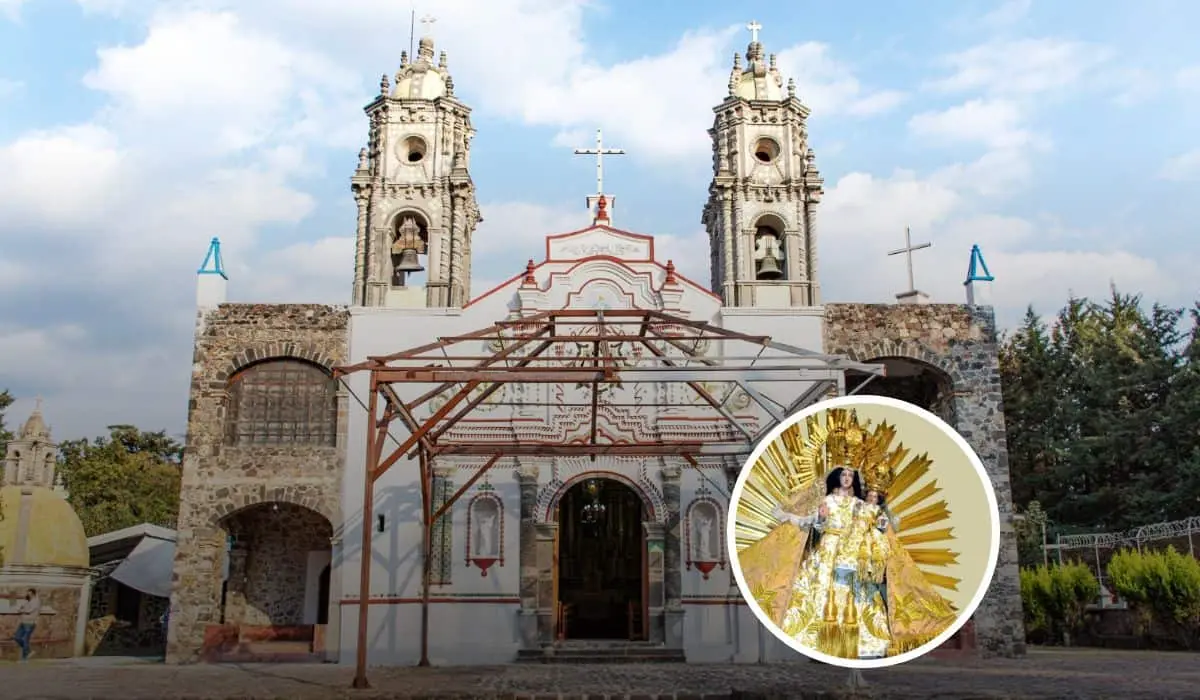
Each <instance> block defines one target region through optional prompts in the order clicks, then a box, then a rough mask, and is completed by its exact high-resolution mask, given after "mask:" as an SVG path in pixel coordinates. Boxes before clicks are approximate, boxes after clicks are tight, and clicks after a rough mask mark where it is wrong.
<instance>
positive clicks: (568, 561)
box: [553, 474, 653, 641]
mask: <svg viewBox="0 0 1200 700" xmlns="http://www.w3.org/2000/svg"><path fill="white" fill-rule="evenodd" d="M556 501H557V503H556V504H555V505H554V506H553V508H554V513H553V518H554V521H555V522H556V523H557V525H558V528H557V543H556V547H555V549H556V554H557V567H556V572H555V592H556V596H555V597H556V599H557V604H558V616H557V617H558V619H557V625H556V627H557V630H556V638H557V639H559V640H568V639H625V640H630V641H634V640H639V641H640V640H644V639H646V637H647V617H646V609H645V603H646V592H647V591H646V587H647V578H646V573H647V547H646V529H645V526H644V523H646V522H647V521H649V520H652V519H653V511H652V510H650V508H651V505H650V503H649V501H648V499H646V498H645V496H644V494H641V493H639V491H638V490H637V489H636V488H635V487H633V486H631V485H630V484H628V483H625V481H624V480H620V479H616V478H612V475H605V474H593V475H585V476H584V477H583V478H580V479H576V480H574V482H573V483H571V484H569V485H566V486H565V488H564V489H562V493H561V496H559V497H558V498H557V499H556Z"/></svg>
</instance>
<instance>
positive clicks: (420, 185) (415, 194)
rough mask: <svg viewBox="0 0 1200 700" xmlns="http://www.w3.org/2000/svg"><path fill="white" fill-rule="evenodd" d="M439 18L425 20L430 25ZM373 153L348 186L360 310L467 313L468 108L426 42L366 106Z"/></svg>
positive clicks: (364, 155) (470, 218)
mask: <svg viewBox="0 0 1200 700" xmlns="http://www.w3.org/2000/svg"><path fill="white" fill-rule="evenodd" d="M433 21H434V20H433V19H432V18H426V19H423V20H422V23H424V24H425V25H426V27H428V26H429V25H430V24H432V23H433ZM365 111H366V113H367V116H368V118H369V119H370V136H369V139H368V143H367V147H366V148H364V149H362V150H361V151H360V152H359V157H358V168H357V169H356V170H355V172H354V176H353V177H352V178H351V180H350V182H351V190H352V191H353V192H354V200H355V203H356V204H357V205H358V227H357V232H356V238H355V240H356V243H355V260H354V291H353V294H354V298H353V302H352V303H353V304H354V305H360V306H392V307H406V308H420V307H461V306H462V305H463V304H465V303H466V302H467V300H468V299H469V298H470V294H471V236H472V234H473V233H474V232H475V227H476V225H478V223H479V221H480V220H481V219H480V216H479V205H478V203H477V202H476V200H475V184H474V182H472V181H471V175H470V161H471V157H470V156H471V139H472V138H473V137H474V135H475V131H474V129H473V128H472V127H471V119H470V115H471V110H470V108H469V107H467V106H466V105H465V104H463V103H462V102H460V101H459V100H458V98H457V97H455V95H454V79H453V78H452V77H451V76H450V72H449V70H448V68H447V61H446V52H445V51H443V52H441V54H440V55H438V56H437V57H436V58H435V56H434V46H433V38H432V37H430V36H428V31H427V32H426V36H424V37H423V38H422V39H421V40H420V43H419V44H418V49H417V55H416V56H415V57H413V58H412V59H411V61H410V59H409V56H408V52H407V51H405V52H403V53H401V54H400V69H399V70H398V71H397V72H396V74H395V76H394V77H393V78H392V79H389V77H388V76H387V75H384V76H383V78H382V79H381V80H380V84H379V96H378V97H376V98H375V100H374V101H373V102H371V103H370V104H368V105H367V106H366V108H365Z"/></svg>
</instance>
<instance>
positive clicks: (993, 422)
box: [954, 308, 1025, 657]
mask: <svg viewBox="0 0 1200 700" xmlns="http://www.w3.org/2000/svg"><path fill="white" fill-rule="evenodd" d="M973 314H974V315H975V318H974V319H973V322H974V323H976V324H978V325H981V326H983V328H982V329H981V330H982V331H983V334H982V335H983V337H984V338H986V339H989V340H990V342H983V343H978V344H972V345H971V347H970V348H969V349H967V350H966V351H965V356H963V357H958V358H955V359H956V364H957V365H958V367H959V370H960V385H956V386H955V387H954V389H955V396H954V417H955V419H956V420H955V425H954V427H955V429H957V430H958V432H959V434H961V435H962V436H963V438H964V439H965V440H966V441H967V443H968V444H969V445H970V446H971V447H972V449H974V450H975V453H976V454H977V455H979V459H980V461H981V462H983V466H984V469H986V470H987V473H988V476H989V477H990V478H991V482H992V489H993V490H994V491H995V492H996V502H997V504H998V505H999V510H1000V556H999V559H998V560H997V562H996V572H995V574H994V576H993V577H992V584H991V586H990V587H989V589H988V594H987V596H985V597H984V599H983V601H982V602H981V603H980V605H979V608H978V609H977V610H976V611H975V615H974V616H973V618H972V619H973V620H974V623H975V635H976V643H977V645H978V648H979V652H980V654H981V655H982V656H984V657H989V656H1001V657H1011V656H1020V655H1023V654H1024V653H1025V626H1024V621H1023V620H1024V619H1023V615H1022V609H1021V608H1022V606H1021V579H1020V571H1019V568H1018V560H1017V536H1016V530H1015V529H1014V527H1013V519H1012V516H1013V512H1012V486H1011V484H1010V482H1009V473H1008V445H1007V443H1006V440H1005V427H1004V402H1003V398H1002V396H1001V392H1000V369H999V366H998V360H997V356H996V347H995V323H994V320H993V316H992V311H991V309H990V308H983V309H979V308H977V309H975V310H974V311H973Z"/></svg>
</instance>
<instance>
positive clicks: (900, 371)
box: [846, 355, 955, 426]
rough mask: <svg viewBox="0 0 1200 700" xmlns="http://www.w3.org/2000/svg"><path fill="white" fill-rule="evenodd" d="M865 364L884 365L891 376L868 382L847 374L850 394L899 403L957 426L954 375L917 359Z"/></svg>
mask: <svg viewBox="0 0 1200 700" xmlns="http://www.w3.org/2000/svg"><path fill="white" fill-rule="evenodd" d="M864 361H865V362H871V363H877V364H882V365H884V366H885V367H887V376H886V377H879V378H875V379H874V380H871V381H869V382H868V381H867V376H866V375H863V374H859V373H857V372H853V371H851V372H847V373H846V389H847V391H856V393H857V394H859V395H868V396H887V397H890V398H893V399H899V400H901V401H905V402H907V403H910V404H913V405H914V406H918V407H920V408H923V409H925V410H926V411H929V412H930V413H932V414H934V415H935V416H937V417H938V418H941V419H942V420H944V421H946V422H947V423H949V424H950V425H952V426H953V425H955V411H954V392H955V385H954V384H955V382H954V379H953V376H952V375H951V373H950V372H948V371H947V370H945V369H943V368H942V367H939V366H938V365H936V364H934V363H931V362H929V361H927V360H923V359H916V358H913V357H905V356H897V355H892V356H881V357H873V358H871V359H869V360H864ZM864 383H865V385H864ZM860 387H861V388H860Z"/></svg>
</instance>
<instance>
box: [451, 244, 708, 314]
mask: <svg viewBox="0 0 1200 700" xmlns="http://www.w3.org/2000/svg"><path fill="white" fill-rule="evenodd" d="M592 228H595V227H592ZM603 228H608V227H607V226H605V227H603ZM581 230H582V231H587V230H589V229H581ZM613 230H615V229H613ZM576 233H580V231H575V232H572V233H564V234H562V235H563V236H573V235H575V234H576ZM618 233H625V232H624V231H619V232H618ZM627 235H630V236H634V237H635V238H636V237H638V234H632V233H630V234H627ZM553 237H554V236H551V238H553ZM652 245H653V244H652ZM549 246H550V244H549V243H547V244H546V250H547V257H549ZM650 252H651V254H652V255H653V253H654V250H653V247H652V248H651V251H650ZM596 260H611V261H613V262H616V263H619V264H621V265H623V266H624V267H626V268H629V269H630V270H633V268H632V267H629V266H628V265H626V264H625V263H626V262H638V263H651V264H654V265H657V266H659V267H660V268H662V269H663V270H666V269H667V267H666V265H663V264H662V263H660V262H658V261H657V260H632V261H628V260H621V259H620V258H614V257H612V256H609V255H589V256H588V257H586V258H579V259H578V260H569V261H568V260H544V261H542V262H540V263H538V264H537V265H534V267H533V269H534V270H535V271H536V270H540V269H541V268H542V267H544V266H546V265H548V264H550V263H552V262H553V263H558V264H561V263H565V262H573V263H575V264H574V265H572V266H571V267H570V269H568V270H567V271H566V272H552V273H550V274H551V277H554V276H558V275H564V274H569V273H570V272H572V271H574V270H575V268H577V267H579V266H580V265H582V264H584V263H589V262H593V261H596ZM527 272H528V268H526V271H525V272H519V273H517V274H515V275H513V276H512V277H509V278H508V279H507V280H505V281H503V282H501V283H500V284H498V285H496V286H495V287H492V288H491V289H489V290H487V291H486V292H484V293H482V294H480V295H479V296H477V297H475V298H474V299H471V300H470V301H468V302H467V303H466V304H463V308H464V309H465V308H467V307H469V306H473V305H475V304H478V303H479V302H481V301H483V300H484V299H486V298H488V297H490V296H491V295H493V294H496V293H498V292H500V291H502V290H504V289H506V288H507V287H508V286H509V285H511V284H512V283H513V282H517V281H518V280H521V279H523V278H524V277H525V275H526V274H527ZM633 272H634V273H635V274H639V275H645V274H649V273H646V272H638V271H637V270H633ZM675 279H676V280H677V281H681V282H684V283H686V284H688V285H690V286H691V287H692V288H693V289H695V290H696V291H697V292H700V293H701V294H704V295H705V296H708V297H711V298H713V299H716V300H717V301H721V296H720V295H719V294H717V293H715V292H713V291H712V290H710V289H709V288H708V287H705V286H704V285H702V284H698V283H697V282H696V281H695V280H693V279H692V278H690V277H688V276H686V275H683V274H681V273H679V272H678V271H676V272H675ZM552 285H553V282H550V283H548V284H547V285H546V288H547V289H549V288H550V287H551V286H552ZM651 288H652V289H655V291H659V290H660V289H661V288H654V286H653V284H651Z"/></svg>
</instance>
